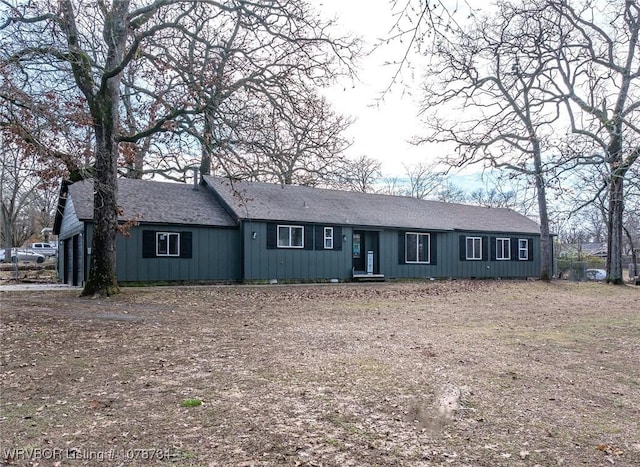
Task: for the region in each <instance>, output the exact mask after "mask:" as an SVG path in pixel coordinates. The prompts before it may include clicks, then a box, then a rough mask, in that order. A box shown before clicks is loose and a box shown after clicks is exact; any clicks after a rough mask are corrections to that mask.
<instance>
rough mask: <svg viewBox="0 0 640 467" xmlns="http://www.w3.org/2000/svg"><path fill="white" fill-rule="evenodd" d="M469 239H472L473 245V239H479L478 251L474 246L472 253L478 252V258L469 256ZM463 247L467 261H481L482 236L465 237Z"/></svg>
mask: <svg viewBox="0 0 640 467" xmlns="http://www.w3.org/2000/svg"><path fill="white" fill-rule="evenodd" d="M469 240H474V242H473V245H475V240H480V248H479V250H480V251H479V252H476V251H475V248H474V250H473V253H480V256H479V257H478V258H476V257H475V256H469ZM464 247H465V249H466V251H465V256H466V258H467V261H482V237H466V239H465V244H464Z"/></svg>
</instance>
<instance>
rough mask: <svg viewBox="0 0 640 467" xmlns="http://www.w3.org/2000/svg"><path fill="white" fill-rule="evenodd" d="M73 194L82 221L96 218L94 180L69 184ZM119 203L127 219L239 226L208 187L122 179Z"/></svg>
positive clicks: (119, 184)
mask: <svg viewBox="0 0 640 467" xmlns="http://www.w3.org/2000/svg"><path fill="white" fill-rule="evenodd" d="M69 196H71V199H72V200H73V206H74V208H75V210H76V214H77V215H78V218H79V219H80V220H91V219H93V181H92V180H84V181H81V182H76V183H74V184H73V185H70V186H69ZM118 205H119V206H120V207H122V209H123V214H122V215H121V216H120V220H122V221H126V220H129V219H132V218H134V217H136V216H139V220H140V221H142V222H150V223H160V224H188V225H214V226H223V227H232V226H236V225H237V223H236V222H234V220H233V219H232V218H231V216H229V214H228V213H227V211H225V209H224V208H223V207H222V206H221V205H220V203H219V202H218V201H217V200H216V199H215V197H214V196H213V194H212V193H211V192H210V191H209V190H208V189H207V188H206V187H204V186H201V187H199V189H198V190H194V189H193V185H191V184H185V183H167V182H156V181H151V180H132V179H126V178H121V179H118Z"/></svg>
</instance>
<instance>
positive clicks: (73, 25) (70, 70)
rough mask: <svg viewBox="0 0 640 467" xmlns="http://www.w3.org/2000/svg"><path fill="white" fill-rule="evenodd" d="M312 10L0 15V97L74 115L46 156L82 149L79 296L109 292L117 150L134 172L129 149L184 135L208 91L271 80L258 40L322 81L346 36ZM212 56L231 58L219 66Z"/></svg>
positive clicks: (91, 7)
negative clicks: (86, 191)
mask: <svg viewBox="0 0 640 467" xmlns="http://www.w3.org/2000/svg"><path fill="white" fill-rule="evenodd" d="M312 13H313V12H312V11H311V10H310V9H309V8H308V5H307V4H306V3H304V2H303V1H298V0H291V1H288V2H248V1H244V0H235V1H230V2H210V1H205V0H203V1H195V0H165V1H158V2H154V3H150V4H147V3H141V2H137V1H134V0H112V1H111V2H102V1H99V2H79V1H75V0H60V2H55V3H53V2H45V1H35V2H34V1H26V0H25V1H18V2H15V3H14V4H13V5H12V6H11V7H10V8H7V9H5V10H4V11H3V13H2V17H1V18H0V40H1V41H2V44H3V47H2V50H1V51H0V70H2V74H3V78H4V79H6V80H7V81H8V83H9V84H7V83H5V86H4V87H5V88H9V87H10V88H11V92H4V91H3V95H2V97H3V98H6V99H8V100H11V101H12V102H14V103H15V105H17V106H20V107H23V108H26V109H29V111H30V112H31V113H32V114H33V115H39V114H41V113H42V114H43V115H44V117H43V119H44V120H46V119H47V118H46V117H49V118H48V120H49V121H48V124H50V125H53V124H54V123H55V115H52V114H47V113H46V112H45V111H46V109H47V102H48V101H47V99H49V100H50V99H51V97H52V96H53V97H54V98H56V99H59V100H60V101H62V102H64V103H65V105H69V106H71V108H72V109H73V110H74V112H73V114H74V116H75V117H76V121H75V122H74V120H73V119H71V118H70V119H68V120H66V122H69V123H70V124H73V126H72V128H73V131H72V132H71V133H72V134H73V135H74V136H75V137H76V140H75V141H74V142H73V143H70V144H69V145H65V146H64V147H62V148H60V150H59V151H57V152H56V154H58V152H59V153H61V154H67V153H68V152H71V153H73V151H70V150H71V149H73V147H79V146H81V145H80V144H78V141H85V142H86V146H85V147H86V148H88V149H89V151H90V154H91V157H90V160H88V161H86V160H85V161H77V160H76V161H74V162H73V163H74V164H75V165H74V166H71V162H70V164H69V166H70V167H71V168H72V169H74V170H73V171H71V173H72V175H73V176H74V178H75V177H82V176H86V175H87V174H88V175H91V176H92V177H93V182H94V212H93V221H94V229H93V238H92V245H91V248H92V255H91V263H90V265H89V277H88V280H87V282H86V283H85V287H84V290H83V294H84V295H95V294H101V295H110V294H113V293H117V292H118V291H119V288H118V284H117V281H116V274H115V260H116V254H115V253H116V233H117V231H118V213H119V207H118V204H117V176H118V166H119V162H120V160H121V156H122V154H121V151H120V148H121V145H123V144H126V145H128V146H127V150H128V151H127V154H126V158H129V163H130V165H131V171H132V173H134V174H135V173H136V171H138V170H139V168H140V162H139V160H137V159H136V155H137V154H139V152H140V149H141V148H140V147H137V145H138V144H139V143H140V142H141V143H142V144H144V142H145V141H147V139H146V138H149V137H153V136H154V135H167V134H170V133H180V132H183V133H185V134H187V133H188V131H187V123H185V122H188V121H190V119H193V118H195V117H197V116H199V115H206V114H207V112H208V111H209V109H211V108H212V107H213V108H214V109H215V105H217V104H218V102H222V101H218V100H216V99H217V98H218V97H219V93H218V92H217V91H216V90H225V92H227V93H230V94H232V91H234V90H237V89H253V90H258V89H264V88H265V87H267V86H274V87H277V86H278V85H279V84H278V80H279V79H280V78H282V74H281V73H279V72H278V69H277V67H276V66H273V62H271V61H270V60H271V57H270V56H269V54H268V53H267V50H266V49H264V48H262V49H260V50H258V51H257V53H256V55H252V52H253V51H254V49H252V46H253V45H256V44H260V43H265V44H270V45H271V46H273V50H274V51H276V52H278V53H279V55H278V57H280V58H282V60H284V61H286V62H287V63H288V64H289V65H290V67H289V69H288V70H287V72H289V73H290V72H291V67H292V66H294V65H295V66H297V67H298V68H297V70H298V74H297V75H294V76H295V77H296V78H298V79H300V80H304V79H306V77H307V76H313V75H314V73H315V72H316V70H319V69H323V70H326V73H327V78H330V70H331V67H330V66H327V64H328V63H336V62H337V63H344V64H349V61H350V60H351V59H352V58H353V53H352V51H351V50H350V49H349V47H350V46H351V43H341V42H339V41H334V40H332V38H331V37H330V36H329V34H328V27H327V25H326V24H323V23H321V22H320V21H319V20H318V19H317V16H313V15H312ZM225 18H227V19H229V18H231V22H230V24H232V25H234V26H233V28H235V29H239V28H243V31H242V32H243V34H244V35H245V36H243V37H244V38H243V40H241V41H240V42H233V44H234V46H233V47H232V48H231V49H230V50H228V49H225V47H224V45H225V44H227V43H228V36H223V35H219V34H218V29H217V26H220V25H221V24H226V22H227V19H225ZM233 30H234V29H232V32H233ZM252 33H253V34H255V35H256V36H255V37H254V38H251V37H250V35H251V34H252ZM245 38H246V40H245ZM249 39H256V40H249ZM218 52H221V53H218ZM231 52H232V53H231ZM301 57H305V58H306V59H307V60H301V59H300V58H301ZM219 59H223V60H227V61H228V62H233V61H236V62H238V63H240V64H239V66H237V67H235V66H231V67H226V66H225V67H222V68H220V67H219V66H217V63H218V60H219ZM261 59H264V60H265V61H260V60H261ZM258 62H260V63H258ZM242 64H244V65H245V66H242ZM194 65H199V66H197V67H196V66H194ZM253 65H259V66H256V67H252V66H253ZM134 66H135V73H133V74H130V73H129V71H130V69H131V68H132V67H134ZM247 66H248V68H247ZM212 89H213V90H214V91H213V92H210V91H211V90H212ZM123 108H125V109H126V112H130V113H131V114H129V113H125V115H126V116H127V119H130V120H128V121H126V122H125V121H123V120H124V119H123ZM213 115H217V114H216V113H215V112H214V113H213ZM143 116H144V117H143ZM214 122H215V120H214ZM18 130H19V131H16V134H19V135H21V136H22V137H23V139H24V140H25V141H31V142H32V143H35V142H37V141H38V138H37V136H38V134H37V131H36V130H37V128H34V127H31V128H29V127H26V126H22V127H21V128H19V129H18ZM205 130H206V129H205ZM128 132H131V133H128ZM83 138H84V139H83ZM40 146H41V147H42V148H43V150H44V149H46V147H47V145H46V144H41V145H40ZM82 162H89V164H87V165H89V168H88V170H86V171H83V170H82V168H83V164H82ZM76 169H77V170H76Z"/></svg>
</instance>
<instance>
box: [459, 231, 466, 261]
mask: <svg viewBox="0 0 640 467" xmlns="http://www.w3.org/2000/svg"><path fill="white" fill-rule="evenodd" d="M466 260H467V237H466V235H460V261H466Z"/></svg>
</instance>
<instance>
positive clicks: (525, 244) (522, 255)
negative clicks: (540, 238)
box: [518, 238, 529, 261]
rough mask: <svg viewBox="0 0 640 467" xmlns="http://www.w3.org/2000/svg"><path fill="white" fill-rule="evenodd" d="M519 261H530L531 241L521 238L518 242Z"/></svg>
mask: <svg viewBox="0 0 640 467" xmlns="http://www.w3.org/2000/svg"><path fill="white" fill-rule="evenodd" d="M518 259H519V260H520V261H527V260H528V259H529V240H527V239H526V238H521V239H519V240H518Z"/></svg>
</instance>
